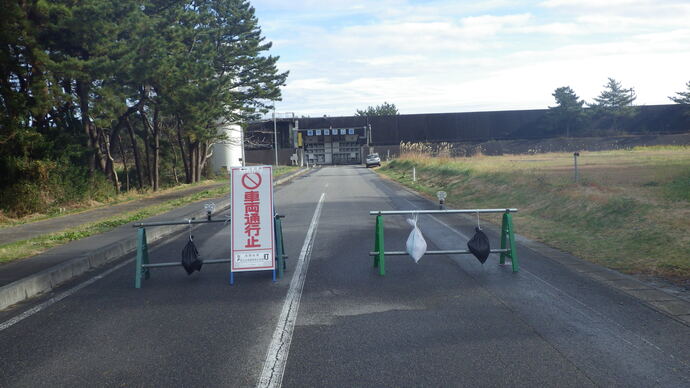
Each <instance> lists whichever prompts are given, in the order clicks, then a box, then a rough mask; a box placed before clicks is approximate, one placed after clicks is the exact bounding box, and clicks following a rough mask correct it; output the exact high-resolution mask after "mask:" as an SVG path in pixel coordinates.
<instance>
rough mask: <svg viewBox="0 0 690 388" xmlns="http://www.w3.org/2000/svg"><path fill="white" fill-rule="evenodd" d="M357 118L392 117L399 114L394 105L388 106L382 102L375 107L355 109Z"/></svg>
mask: <svg viewBox="0 0 690 388" xmlns="http://www.w3.org/2000/svg"><path fill="white" fill-rule="evenodd" d="M355 114H356V115H357V116H394V115H398V114H400V113H399V112H398V108H396V107H395V104H389V103H387V102H385V101H384V103H383V104H381V105H377V106H369V107H367V108H366V109H364V110H359V109H357V112H356V113H355Z"/></svg>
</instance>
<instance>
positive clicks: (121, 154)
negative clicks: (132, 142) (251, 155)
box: [117, 133, 129, 191]
mask: <svg viewBox="0 0 690 388" xmlns="http://www.w3.org/2000/svg"><path fill="white" fill-rule="evenodd" d="M117 145H118V146H119V148H120V157H121V158H122V167H123V169H124V172H125V190H126V191H129V169H128V168H127V155H125V149H124V147H122V139H121V138H120V134H119V133H118V134H117Z"/></svg>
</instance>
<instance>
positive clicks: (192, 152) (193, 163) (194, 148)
mask: <svg viewBox="0 0 690 388" xmlns="http://www.w3.org/2000/svg"><path fill="white" fill-rule="evenodd" d="M187 143H188V144H189V172H190V175H191V181H190V183H194V182H196V169H197V167H198V166H199V165H198V164H197V154H198V152H199V143H198V142H191V141H190V140H187Z"/></svg>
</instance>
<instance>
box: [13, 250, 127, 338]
mask: <svg viewBox="0 0 690 388" xmlns="http://www.w3.org/2000/svg"><path fill="white" fill-rule="evenodd" d="M132 261H134V259H129V260H127V261H125V262H124V263H120V264H118V265H116V266H115V267H113V268H111V269H109V270H107V271H105V272H103V273H101V274H98V275H96V276H94V277H92V278H91V279H89V280H87V281H85V282H84V283H81V284H78V285H76V286H74V287H72V288H70V289H69V290H67V291H65V292H63V293H61V294H58V295H56V296H54V297H52V298H50V299H48V300H46V301H45V302H43V303H41V304H39V305H36V306H34V307H32V308H30V309H28V310H26V311H24V312H23V313H21V314H19V315H17V316H16V317H14V318H12V319H9V320H7V321H5V322H3V323H0V331H3V330H5V329H7V328H9V327H11V326H13V325H14V324H16V323H19V322H21V321H23V320H24V319H26V318H28V317H30V316H32V315H34V314H36V313H37V312H39V311H41V310H43V309H45V308H46V307H49V306H51V305H53V304H55V303H57V302H59V301H61V300H63V299H65V298H67V297H68V296H70V295H72V294H74V293H76V292H77V291H79V290H81V289H82V288H84V287H86V286H89V285H91V284H93V283H95V282H96V281H98V280H101V279H103V278H104V277H106V276H108V275H110V274H111V273H113V272H115V271H117V270H118V269H120V268H122V267H124V266H125V265H127V264H130V263H131V262H132Z"/></svg>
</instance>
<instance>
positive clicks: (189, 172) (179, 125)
mask: <svg viewBox="0 0 690 388" xmlns="http://www.w3.org/2000/svg"><path fill="white" fill-rule="evenodd" d="M177 145H178V146H179V147H180V155H182V164H183V165H184V175H185V182H186V183H192V170H191V168H190V163H189V160H188V154H187V153H185V149H184V140H183V139H182V123H180V121H179V120H178V121H177Z"/></svg>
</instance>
